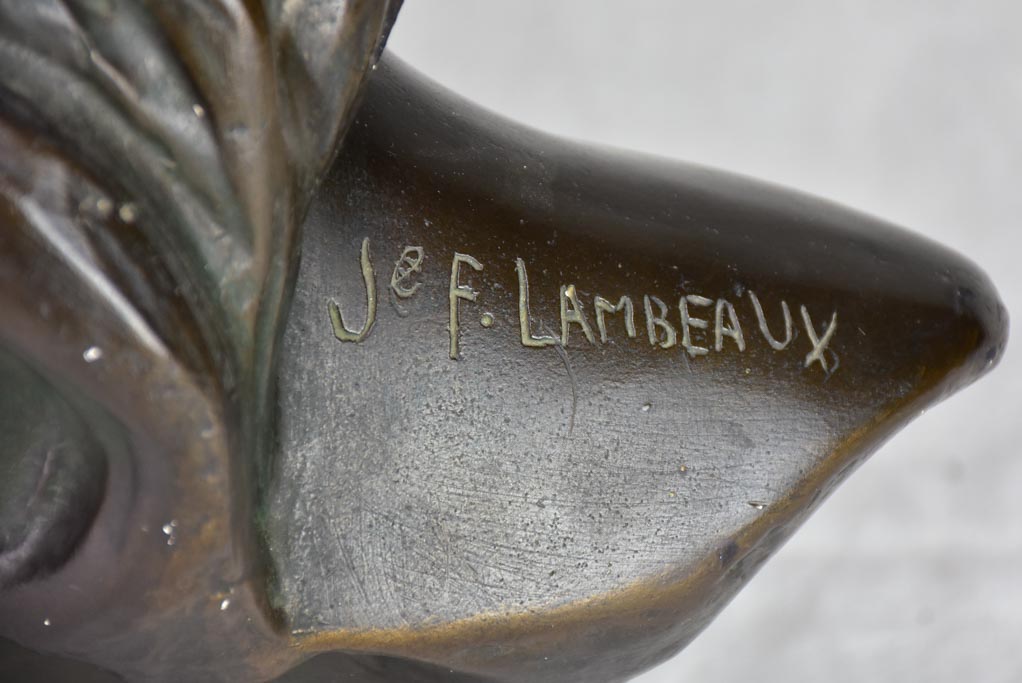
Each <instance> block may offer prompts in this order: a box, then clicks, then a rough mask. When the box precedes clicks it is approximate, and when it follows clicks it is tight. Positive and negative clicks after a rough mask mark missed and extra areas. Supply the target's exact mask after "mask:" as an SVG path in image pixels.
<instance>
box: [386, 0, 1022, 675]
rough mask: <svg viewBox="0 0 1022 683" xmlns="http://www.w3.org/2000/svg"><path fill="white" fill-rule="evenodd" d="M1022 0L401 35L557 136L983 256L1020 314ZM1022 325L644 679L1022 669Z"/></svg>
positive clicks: (564, 1) (792, 9) (539, 12)
mask: <svg viewBox="0 0 1022 683" xmlns="http://www.w3.org/2000/svg"><path fill="white" fill-rule="evenodd" d="M1020 26H1022V5H1020V4H1019V3H1018V2H1017V1H1016V0H974V1H973V2H969V3H965V2H960V1H955V0H899V1H898V2H883V1H881V0H840V1H839V0H831V1H829V2H813V1H810V0H783V1H777V2H765V1H754V0H720V1H718V2H716V3H695V2H690V1H688V0H685V1H676V2H667V1H664V2H654V1H652V0H633V1H632V2H629V3H609V2H608V3H594V2H592V1H591V0H589V1H586V0H515V1H511V0H500V1H498V0H488V1H487V2H478V1H475V0H419V1H418V2H415V1H414V0H409V1H408V2H407V3H406V7H405V9H404V10H403V12H402V15H401V17H400V19H399V21H398V24H397V27H396V30H395V32H394V34H393V36H392V38H391V41H390V46H391V49H392V50H393V51H395V52H396V53H398V54H399V55H400V56H402V57H403V58H404V59H406V60H407V61H409V62H410V63H411V64H413V65H414V66H416V67H417V68H419V69H420V70H422V71H424V72H425V73H427V74H428V75H430V76H432V77H433V78H435V79H436V80H438V81H440V82H441V83H444V84H445V85H448V86H449V87H451V88H453V89H454V90H456V91H458V92H460V93H462V94H464V95H466V96H468V97H470V98H471V99H474V100H476V101H478V102H480V103H482V104H484V105H486V106H488V107H490V108H491V109H494V110H496V111H499V112H501V113H504V114H506V115H509V116H511V117H513V118H516V119H519V120H521V121H524V122H527V123H529V124H531V125H533V126H536V127H538V128H542V129H545V130H548V131H551V132H555V133H560V134H563V135H567V136H571V137H576V138H585V139H589V140H594V141H598V142H600V143H605V144H611V145H615V146H620V147H629V148H636V149H640V150H644V151H648V152H653V153H656V154H660V155H664V156H668V157H677V158H684V159H688V160H692V161H697V162H700V163H704V164H709V165H713V166H719V167H722V168H726V169H730V170H734V171H739V172H742V173H746V174H749V175H753V176H758V177H762V178H765V179H769V180H773V181H775V182H780V183H783V184H786V185H791V186H794V187H797V188H800V189H803V190H807V191H809V192H812V193H814V194H818V195H822V196H825V197H829V198H831V199H835V200H837V201H840V202H842V203H845V204H849V205H851V206H854V207H857V208H860V209H863V210H866V211H869V212H871V213H874V214H877V215H880V216H883V217H885V218H889V219H891V220H894V221H895V222H898V223H901V224H902V225H905V226H907V227H910V228H913V229H915V230H917V231H919V232H922V233H925V234H927V235H929V236H930V237H932V238H934V239H937V240H939V241H941V242H943V243H945V244H948V245H951V246H953V247H955V248H957V249H958V250H960V251H962V252H964V253H965V254H967V255H969V256H970V257H971V258H972V259H973V260H975V261H977V262H978V263H980V264H981V265H982V266H983V267H984V268H985V269H986V270H987V272H988V273H989V274H990V275H991V277H992V278H993V280H994V282H996V283H997V284H998V286H999V288H1000V291H1001V294H1002V297H1003V298H1004V300H1005V302H1006V304H1007V305H1008V308H1009V309H1010V310H1011V312H1012V316H1013V319H1014V320H1015V321H1022V265H1020V263H1019V259H1020V257H1022V249H1020V247H1022V237H1020V234H1022V233H1020V231H1019V223H1020V216H1022V187H1020V183H1022V38H1020V32H1019V27H1020ZM1020 442H1022V336H1020V335H1019V334H1016V335H1015V337H1014V339H1013V340H1012V342H1011V343H1010V344H1009V349H1008V353H1007V354H1006V357H1005V359H1004V361H1003V362H1002V364H1001V366H1000V367H999V368H998V369H997V370H996V371H995V372H994V373H993V374H992V375H991V376H989V377H987V378H984V379H983V380H982V381H981V382H980V383H979V384H977V385H975V386H973V387H971V388H969V389H968V390H966V391H965V392H964V393H963V394H960V395H958V396H955V397H954V398H953V399H951V400H949V401H947V402H945V403H944V404H942V405H940V406H938V407H937V408H936V409H934V410H931V411H930V412H929V413H928V414H927V415H925V416H923V417H921V418H920V419H919V420H917V421H916V422H915V423H913V424H912V425H911V426H910V427H909V428H908V429H907V430H905V431H904V432H902V433H901V434H899V435H898V436H897V437H895V439H894V440H893V441H891V442H890V443H889V444H888V445H887V446H886V447H885V448H883V449H882V450H881V451H880V452H879V453H878V454H877V455H875V456H874V458H873V459H872V460H871V461H870V462H868V463H867V464H866V465H865V466H864V467H862V468H861V469H860V470H859V472H857V473H856V474H855V475H853V476H852V477H851V479H850V480H849V482H848V483H846V484H845V485H844V487H843V488H842V489H840V490H839V491H838V492H837V494H835V495H834V496H833V497H832V498H831V499H830V500H829V501H828V502H827V503H826V504H825V505H824V506H823V507H822V509H821V510H820V512H819V513H818V514H817V515H816V516H815V517H814V518H812V520H811V521H810V522H809V523H808V524H807V525H806V526H805V527H804V528H803V529H802V530H801V531H800V532H799V533H798V534H797V535H796V536H795V538H794V540H793V541H791V542H790V543H789V544H788V545H787V546H786V547H785V548H783V549H782V550H781V552H780V553H779V554H778V555H777V556H776V557H775V558H774V559H773V560H772V561H771V562H770V563H768V565H767V566H766V568H765V569H764V570H763V571H762V572H761V573H760V575H759V576H757V577H756V578H755V579H754V580H753V581H752V583H751V584H750V585H749V587H748V588H747V589H746V590H745V591H744V592H743V593H741V594H740V595H739V597H738V598H737V599H736V600H735V601H734V603H733V604H732V605H731V606H730V607H729V608H728V609H727V610H725V612H724V613H723V614H722V615H721V616H720V617H719V618H718V619H717V621H716V622H715V623H714V624H713V625H712V626H711V627H710V628H709V629H708V630H707V631H706V632H705V633H704V634H703V635H702V636H701V637H700V638H699V639H698V640H697V641H696V642H695V643H694V644H693V645H692V646H690V647H689V648H688V649H687V650H686V651H685V652H683V653H682V654H681V655H679V656H678V657H676V658H675V659H674V660H673V661H671V662H668V663H666V664H664V665H662V666H661V667H659V668H657V669H655V670H653V671H651V672H649V673H647V674H645V675H644V676H643V677H641V678H640V679H638V681H639V682H640V683H668V682H672V683H673V682H676V681H700V683H712V682H714V681H720V682H725V681H728V682H733V681H739V680H755V681H767V682H769V681H818V680H828V681H834V682H843V681H849V682H851V681H855V682H858V681H874V682H884V681H892V682H893V681H898V682H901V681H905V680H929V681H931V683H937V682H945V681H946V682H952V681H954V682H956V683H957V682H959V681H964V680H968V681H993V682H996V681H1005V682H1008V681H1019V680H1022V650H1020V648H1019V642H1020V637H1022V505H1020V504H1022V458H1020V457H1019V451H1020V450H1022V448H1020Z"/></svg>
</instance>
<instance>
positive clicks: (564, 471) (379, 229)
mask: <svg viewBox="0 0 1022 683" xmlns="http://www.w3.org/2000/svg"><path fill="white" fill-rule="evenodd" d="M403 83H404V81H402V80H401V79H400V78H398V77H396V76H394V75H393V74H392V71H391V68H390V67H387V66H386V65H385V66H384V68H381V70H380V72H378V73H377V78H376V79H375V81H374V85H372V86H371V87H370V91H369V97H368V100H367V104H366V105H365V107H364V108H363V109H362V110H361V111H360V114H359V120H358V122H357V123H356V127H355V129H354V132H353V133H352V135H351V136H350V137H349V141H348V143H347V146H346V148H345V150H344V153H343V155H342V161H341V162H339V164H338V166H337V167H336V168H335V170H334V172H333V173H332V175H331V178H330V179H329V180H328V182H327V185H326V186H325V188H324V191H323V192H322V193H321V197H320V200H319V201H318V202H317V203H316V204H315V205H314V207H313V208H312V214H311V216H310V220H309V221H308V223H307V226H306V234H305V243H304V244H305V247H304V253H303V262H302V267H301V271H300V275H299V280H298V284H297V290H296V293H295V302H294V305H293V308H292V314H291V318H290V321H289V325H288V330H287V334H286V337H285V343H284V352H283V359H282V370H281V387H280V394H281V398H280V405H281V436H280V455H279V459H278V463H277V467H278V471H277V476H276V477H275V481H276V488H275V489H274V490H273V491H272V495H271V511H270V513H269V515H268V517H267V519H268V531H269V536H270V550H271V551H272V553H273V555H274V557H275V559H276V561H277V562H278V563H280V564H281V566H282V567H283V569H282V571H280V572H279V576H280V584H279V590H280V595H279V600H280V602H281V604H282V605H283V606H284V608H285V609H286V611H287V613H288V614H289V616H290V617H291V627H292V628H293V629H294V630H295V631H296V632H298V633H301V632H306V631H312V630H316V629H320V630H322V629H326V630H329V629H331V628H333V629H368V628H384V627H391V628H393V627H403V626H409V625H410V626H421V625H424V624H428V623H436V622H449V621H453V620H456V619H459V618H467V617H472V616H477V615H479V614H501V615H507V614H514V613H527V612H530V611H535V610H541V609H548V608H551V607H556V606H561V605H565V604H569V603H572V602H577V601H582V600H585V599H588V598H592V597H594V596H601V595H607V594H611V593H613V592H615V591H618V590H621V589H623V588H625V587H627V586H628V585H630V584H633V583H635V582H637V581H641V580H650V579H654V578H662V577H664V576H674V577H677V576H683V575H685V574H686V573H688V572H692V571H694V570H695V568H696V567H697V566H698V564H699V563H700V561H702V560H704V559H706V558H714V557H718V556H719V558H720V563H721V566H722V567H723V566H726V564H727V563H728V561H729V560H728V556H729V554H731V553H732V551H731V550H729V548H731V547H732V546H731V545H729V544H731V540H732V539H734V538H735V537H737V536H738V534H739V532H741V531H742V530H744V529H746V528H749V527H750V526H751V525H753V524H754V522H755V520H756V518H757V517H758V516H760V515H764V514H767V513H769V512H771V510H772V508H773V507H774V506H775V505H777V506H780V505H783V504H784V502H785V499H786V497H787V496H788V495H790V494H791V492H792V491H794V490H796V489H797V488H798V487H799V486H800V485H802V483H803V482H804V481H805V480H806V479H807V478H812V477H813V476H815V475H814V472H815V470H816V468H818V467H820V466H821V464H822V463H823V462H824V460H825V459H826V458H828V457H829V456H830V455H831V453H832V452H833V451H834V450H835V449H836V448H838V447H839V446H841V445H843V444H844V443H845V442H846V441H848V440H850V439H852V438H853V436H854V435H855V434H856V433H857V432H860V431H861V430H866V429H867V425H869V424H871V423H872V422H873V421H874V420H876V419H877V418H878V416H882V415H884V414H885V413H886V412H887V411H890V410H892V409H894V408H895V407H897V406H900V405H902V402H903V401H904V400H906V399H908V398H909V397H911V396H912V395H914V392H916V391H918V390H920V388H921V387H925V386H927V385H928V383H929V382H931V381H933V380H932V379H929V378H930V376H931V372H940V373H942V372H943V371H942V370H938V369H939V368H942V367H944V366H945V364H946V363H948V362H949V361H950V360H951V359H952V358H953V357H954V355H955V354H957V353H959V352H960V351H959V349H961V348H963V347H962V345H963V344H967V343H972V342H966V337H967V336H968V335H970V334H972V332H970V331H969V329H970V328H969V327H968V325H966V326H965V327H962V326H960V323H962V322H964V321H966V320H968V319H970V316H973V315H979V316H980V317H981V318H982V317H984V316H986V315H988V314H989V312H988V311H985V310H978V309H974V308H972V303H971V301H972V297H974V296H976V297H978V299H977V300H978V301H980V302H983V301H985V298H984V297H985V294H984V292H985V291H986V290H985V287H986V285H985V284H984V283H983V282H982V281H981V280H977V279H976V276H975V274H974V273H973V272H971V271H970V269H969V266H968V265H967V264H965V263H963V262H960V261H958V260H957V259H956V258H955V257H952V256H951V255H950V254H948V253H947V252H946V251H944V250H942V249H941V248H939V247H937V246H935V245H933V244H932V243H929V242H927V241H924V240H920V239H918V238H915V237H911V236H909V235H907V234H902V233H896V232H893V231H892V229H891V228H890V226H888V225H886V224H883V223H881V222H878V221H874V220H873V219H870V218H867V217H865V216H862V215H860V214H856V213H852V212H847V211H844V210H842V209H839V208H837V207H835V206H833V205H831V204H829V203H826V202H817V201H815V200H811V199H808V198H805V197H803V196H801V195H795V194H792V195H784V194H777V189H776V188H773V187H769V186H763V185H759V184H756V183H753V182H751V181H745V180H741V179H735V178H730V177H727V176H720V175H717V174H715V173H712V172H709V171H706V170H705V169H701V168H699V167H688V166H684V165H680V164H672V163H665V162H660V161H655V160H650V159H647V158H644V157H634V156H630V155H625V154H617V153H609V154H606V155H601V154H600V153H591V152H587V151H583V150H581V149H580V148H577V147H574V146H572V145H570V144H565V145H563V146H561V145H560V143H556V142H554V141H552V140H551V139H549V138H547V137H545V136H542V135H538V134H536V133H533V132H530V131H526V130H522V129H518V128H515V127H513V126H510V125H509V124H507V122H505V121H501V120H498V119H493V118H490V117H489V115H486V114H464V115H462V113H461V111H460V108H463V107H465V106H466V105H464V104H463V103H461V102H459V101H457V100H456V99H451V98H449V97H448V96H447V95H443V94H442V93H435V92H433V91H429V90H427V91H418V90H416V89H415V88H411V89H408V90H406V89H405V86H404V85H403ZM388 84H389V85H388ZM475 121H479V122H481V123H476V122H475ZM374 131H375V132H374ZM380 131H382V132H380ZM424 140H425V142H424ZM530 167H531V169H532V170H531V171H530V170H529V169H530ZM519 168H520V169H521V170H519ZM767 235H769V239H765V237H766V236H767ZM365 238H368V239H369V242H368V253H369V262H368V263H371V264H372V266H373V268H374V273H373V278H372V282H373V283H374V288H375V289H376V298H377V299H378V304H379V305H378V310H377V315H376V319H375V322H374V325H373V327H372V329H371V331H370V332H369V334H368V335H366V336H365V338H364V339H363V340H362V341H359V342H339V341H338V340H337V339H336V338H335V334H334V331H333V330H332V328H331V321H330V316H329V315H328V303H329V302H331V301H334V302H337V304H338V306H339V307H340V310H341V312H342V314H343V317H344V318H345V324H346V326H347V327H348V328H350V329H351V330H353V331H355V330H358V329H359V328H360V327H363V326H364V322H363V321H364V319H365V310H366V290H365V285H364V284H363V277H362V273H361V272H360V269H359V254H360V246H361V244H362V242H363V239H365ZM412 245H414V246H420V247H422V249H423V251H424V253H425V261H424V265H423V268H422V272H421V273H420V274H419V275H418V279H417V280H416V281H418V282H421V283H422V287H421V290H420V291H418V292H417V293H416V294H415V295H414V296H412V297H410V298H408V299H402V300H398V299H397V298H395V297H394V296H393V295H392V294H391V292H390V291H389V290H388V289H387V285H386V283H388V282H389V281H390V275H391V272H392V271H393V269H394V267H395V262H396V261H397V260H398V259H399V258H400V256H401V254H402V252H403V250H404V249H405V248H406V247H408V246H412ZM456 252H461V253H464V254H467V255H471V256H473V257H474V258H476V259H478V261H479V262H480V264H481V265H482V269H481V270H479V271H476V270H475V269H473V268H472V267H470V266H467V265H462V266H461V269H460V272H459V273H458V277H457V282H458V285H457V286H459V287H465V288H471V289H472V290H473V291H474V292H477V293H478V298H477V300H476V301H465V300H461V301H459V302H457V303H458V311H459V312H460V313H459V319H458V320H456V321H454V323H455V325H454V327H455V330H456V332H457V337H458V340H459V342H460V350H459V353H458V356H459V357H458V359H457V360H453V359H452V358H451V350H450V339H451V334H450V331H451V330H450V328H451V323H452V320H451V317H450V315H451V313H450V311H451V308H450V300H449V292H450V289H449V288H450V286H451V284H450V283H451V274H452V258H453V256H454V254H455V253H456ZM519 258H520V259H522V261H523V263H525V264H527V267H528V269H529V291H530V293H531V299H532V308H531V310H530V313H531V314H530V315H529V316H528V318H529V325H530V328H531V329H530V330H527V331H526V332H524V333H523V332H522V331H521V330H520V324H521V319H520V318H521V315H522V313H523V311H525V310H526V309H525V308H524V307H523V305H522V304H521V302H520V300H519V296H520V295H519V292H520V291H521V288H522V283H521V280H520V279H519V275H518V273H517V272H516V262H517V259H519ZM368 263H367V264H366V265H368ZM569 284H575V285H577V288H578V297H579V299H580V301H581V304H580V306H581V308H582V309H583V310H586V311H587V312H586V314H585V315H587V316H588V320H589V322H590V325H592V326H593V328H594V329H595V325H593V321H594V320H595V315H594V312H593V309H592V305H593V304H592V302H593V301H594V298H595V296H596V295H598V294H601V295H604V296H607V297H608V298H610V299H612V300H615V301H616V300H617V297H618V296H620V295H622V294H628V295H630V296H631V297H632V300H633V301H634V302H635V303H636V304H637V311H636V326H637V327H638V329H639V331H640V333H639V334H638V335H637V337H636V338H635V339H630V338H628V336H627V334H626V332H625V330H624V328H623V326H622V325H621V323H620V318H619V317H615V318H614V320H613V329H612V331H611V332H610V333H609V335H608V336H610V337H611V343H608V344H606V345H604V344H601V343H599V341H598V340H594V342H592V343H590V342H589V341H587V340H586V339H585V334H584V331H583V330H582V326H581V325H578V324H573V325H570V326H569V331H570V334H571V335H572V336H571V337H570V339H569V342H568V344H567V348H566V349H565V350H558V349H557V348H556V347H552V346H551V347H546V348H526V346H525V345H524V344H523V340H522V334H525V335H526V336H527V337H528V336H529V335H530V334H531V335H543V334H551V333H554V332H555V331H556V330H558V328H560V324H559V322H558V321H559V318H560V317H561V316H560V313H559V310H558V294H559V289H560V287H561V286H566V285H569ZM751 292H755V293H756V294H757V295H758V297H759V298H760V299H762V301H763V303H764V307H765V308H767V310H768V311H770V312H769V313H768V314H767V316H768V319H769V320H770V321H771V323H770V324H771V325H772V327H773V334H774V336H776V337H779V338H783V337H784V336H785V335H783V334H782V332H781V330H783V329H784V325H783V322H782V316H781V310H782V309H781V302H782V301H784V302H786V303H787V305H788V306H789V307H790V309H791V311H792V313H793V316H792V317H793V322H792V328H793V329H792V338H791V340H790V342H789V343H788V344H787V345H786V347H785V348H784V349H783V350H775V349H774V348H772V347H771V346H770V345H769V343H768V341H767V339H766V337H765V335H764V334H763V332H762V331H761V329H760V326H759V325H758V319H757V316H756V312H755V308H754V306H753V305H752V295H751ZM683 294H684V295H689V297H690V299H689V300H690V303H692V304H693V308H692V309H691V310H692V315H693V316H696V315H697V312H698V313H699V314H701V316H702V317H704V318H707V319H709V322H707V323H706V325H707V329H705V330H703V329H699V328H697V327H693V330H692V334H693V335H698V338H697V340H696V342H694V343H698V344H700V345H702V346H705V347H707V348H708V349H709V351H708V352H707V353H706V354H705V355H697V356H694V357H692V358H689V357H688V356H687V355H686V353H685V351H684V349H683V348H682V347H683V334H682V331H683V329H684V325H683V324H682V323H681V322H680V319H679V318H678V316H679V315H680V311H679V309H678V304H677V303H676V302H677V301H678V298H679V296H680V295H683ZM644 295H653V296H657V297H659V298H661V299H663V300H664V301H669V302H671V304H670V305H669V306H668V307H667V313H666V316H667V319H669V320H670V321H672V323H671V324H672V326H673V329H676V331H677V333H678V337H677V340H676V344H675V345H673V346H672V348H667V349H662V348H659V346H654V345H652V344H651V343H650V339H649V338H648V334H647V330H646V329H645V328H646V321H647V318H648V314H646V313H644V312H643V310H642V307H641V305H639V302H641V301H642V300H643V296H644ZM697 296H705V297H709V299H708V300H707V303H708V302H709V301H710V300H712V301H714V302H716V301H721V300H723V301H727V302H728V303H730V304H731V305H733V306H734V307H735V315H736V320H737V321H738V322H737V323H736V322H735V320H731V321H730V322H728V320H729V318H728V317H727V314H726V313H725V314H724V316H725V317H723V318H722V321H723V323H721V324H715V321H714V320H713V317H714V316H713V310H714V307H713V306H697V305H696V301H697V299H693V298H692V297H697ZM982 305H984V304H981V307H982ZM803 306H804V307H805V308H806V312H805V314H803V313H802V308H803ZM723 310H725V311H726V308H725V309H723ZM486 313H489V314H491V315H492V316H493V319H494V323H493V325H492V326H491V327H488V328H487V327H484V326H483V325H482V324H481V323H480V321H481V318H482V316H483V315H484V314H486ZM833 315H840V318H838V319H839V320H840V321H842V322H841V324H842V325H843V327H841V328H839V329H842V330H843V333H842V335H841V336H837V335H834V336H833V338H831V337H830V335H825V334H824V331H825V330H826V329H827V326H828V320H831V321H833V320H834V318H832V316H833ZM806 316H807V317H806ZM961 316H965V317H964V318H963V317H961ZM832 324H837V323H832ZM718 325H722V327H720V329H721V334H720V340H719V341H717V340H716V339H715V337H716V336H717V335H716V334H715V333H716V332H717V329H718ZM739 325H740V326H741V328H742V330H743V335H742V337H743V339H742V343H741V344H739V342H738V340H737V339H736V338H734V337H735V336H737V333H735V332H734V331H733V329H734V328H736V327H738V326H739ZM810 328H812V331H811V329H810ZM725 330H728V331H732V336H727V335H724V334H722V332H723V331H725ZM662 331H663V330H662V329H658V328H655V329H654V332H656V333H657V334H659V333H660V332H662ZM796 331H797V334H796ZM963 335H965V336H963ZM825 337H826V338H827V339H828V340H830V341H829V346H828V343H821V342H819V341H814V338H818V339H823V338H825ZM657 340H658V343H659V342H660V341H667V338H666V337H660V336H658V337H657ZM562 341H563V340H562ZM988 341H989V340H988ZM817 344H819V345H820V352H821V355H819V356H818V357H815V358H814V355H813V351H814V347H815V346H817ZM824 347H826V350H825V351H824V350H823V349H824ZM562 351H563V352H562ZM984 352H985V351H984ZM990 357H992V356H990ZM854 461H855V459H854V458H853V459H852V460H850V461H849V462H854Z"/></svg>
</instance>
